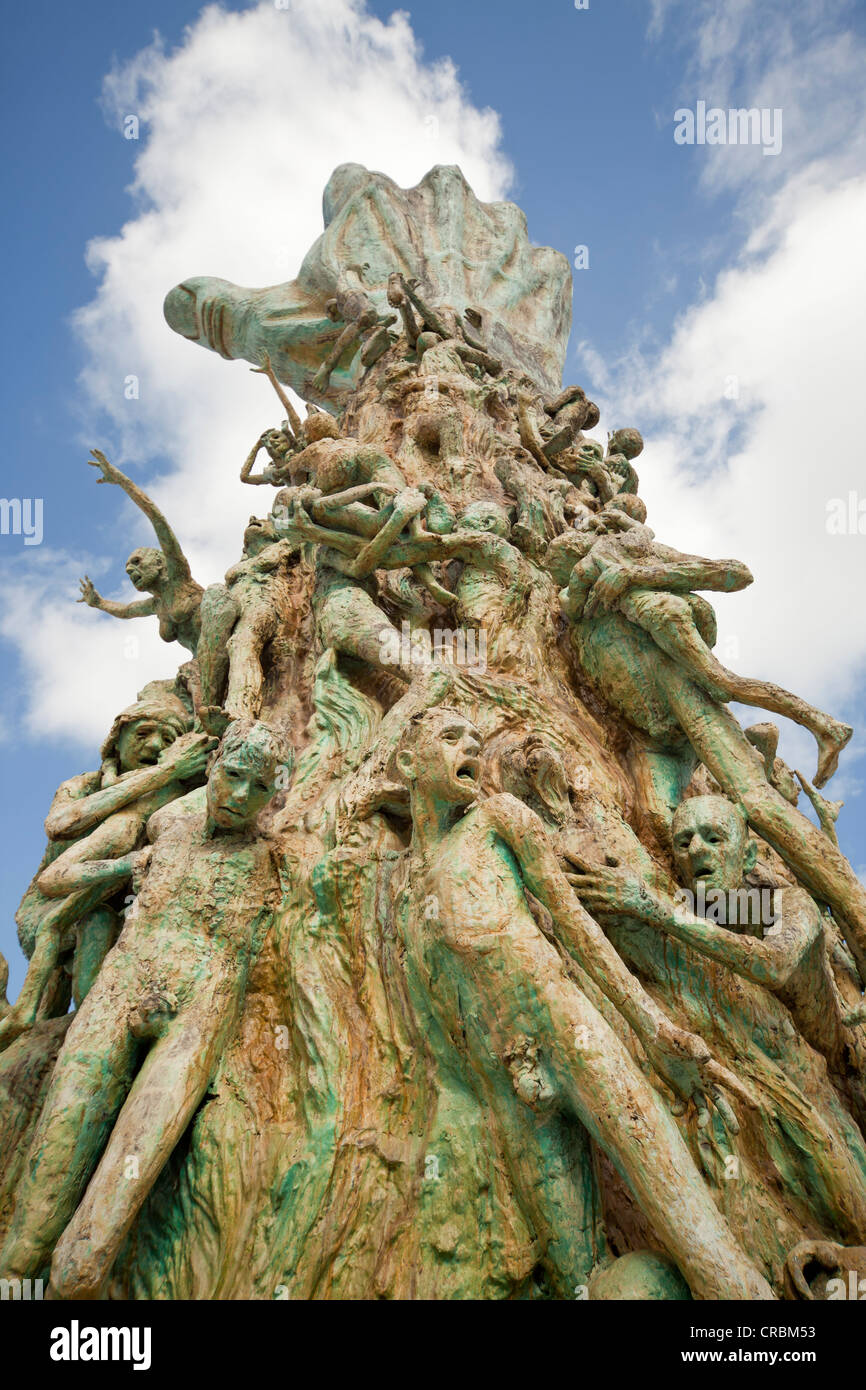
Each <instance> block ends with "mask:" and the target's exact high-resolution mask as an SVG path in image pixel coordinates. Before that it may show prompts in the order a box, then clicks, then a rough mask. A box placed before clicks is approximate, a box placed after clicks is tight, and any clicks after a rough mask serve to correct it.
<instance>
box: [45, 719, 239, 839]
mask: <svg viewBox="0 0 866 1390" xmlns="http://www.w3.org/2000/svg"><path fill="white" fill-rule="evenodd" d="M215 746H216V745H215V741H214V740H213V739H212V738H210V737H209V736H208V735H207V734H182V735H181V736H180V738H178V739H176V740H175V742H174V743H172V744H171V745H170V746H169V747H168V748H167V749H166V751H165V752H164V753H163V754H162V755H161V757H160V760H159V762H158V763H156V764H155V765H154V766H153V767H141V768H138V769H137V770H136V771H135V772H130V773H127V774H126V775H125V776H123V777H121V778H119V779H118V781H116V782H113V783H112V784H111V786H110V787H102V788H101V789H100V790H99V791H95V792H91V793H90V795H89V796H83V797H79V798H78V799H77V800H71V799H69V798H68V797H63V798H60V799H57V798H55V800H56V803H57V804H56V805H52V807H51V810H50V811H49V812H48V815H47V817H46V820H45V833H46V835H47V836H48V838H49V840H68V839H70V838H71V837H72V836H75V835H86V834H88V832H89V831H91V830H93V828H94V827H95V826H97V825H100V824H101V823H102V822H103V821H104V820H107V819H108V817H109V816H110V815H113V813H114V812H115V811H121V810H123V808H124V806H128V805H129V803H130V802H131V801H135V800H136V799H137V798H138V797H140V796H147V795H149V794H150V793H151V792H155V791H159V790H160V788H162V787H164V786H166V785H167V784H168V783H169V782H171V781H178V782H182V781H188V780H190V779H191V778H194V777H199V776H201V775H203V773H204V770H205V765H206V761H207V757H208V755H209V753H211V752H212V751H213V749H214V747H215Z"/></svg>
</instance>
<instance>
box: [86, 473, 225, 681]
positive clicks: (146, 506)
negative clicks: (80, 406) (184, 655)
mask: <svg viewBox="0 0 866 1390" xmlns="http://www.w3.org/2000/svg"><path fill="white" fill-rule="evenodd" d="M92 452H93V458H92V459H88V463H89V464H90V465H91V467H93V468H98V469H100V471H101V473H102V477H101V478H98V479H97V482H98V483H114V484H115V485H116V486H117V487H120V488H122V489H123V491H124V492H125V493H126V495H127V497H130V498H132V501H133V502H134V503H135V505H136V506H137V507H139V508H140V509H141V511H143V512H144V515H145V516H146V517H147V518H148V520H149V521H150V522H151V524H152V526H153V529H154V531H155V532H156V536H157V540H158V541H159V545H160V548H159V550H155V549H153V548H152V547H151V546H144V547H142V548H140V549H138V550H134V551H133V552H132V554H131V555H130V557H129V559H128V560H127V562H126V573H127V574H128V575H129V578H130V580H131V581H132V583H133V584H134V585H135V588H136V589H139V590H141V591H142V592H143V593H147V594H150V598H144V599H139V600H138V601H137V602H135V603H115V601H114V600H113V599H107V598H102V597H101V595H100V594H98V593H97V592H96V589H95V588H94V587H93V585H92V584H91V582H90V580H89V579H88V577H87V575H85V576H84V578H83V579H82V581H81V598H80V599H79V600H78V601H79V603H86V604H88V605H89V606H90V607H91V608H99V609H101V610H102V612H103V613H110V614H111V615H112V617H114V618H147V617H152V616H156V617H157V618H159V635H160V637H161V638H162V640H163V641H164V642H180V644H181V646H183V647H186V649H187V651H190V652H192V654H193V656H195V650H196V645H197V643H198V638H199V632H200V630H201V620H200V616H199V609H200V607H201V596H202V594H203V593H204V590H203V588H202V587H201V585H200V584H197V583H196V582H195V580H194V579H193V577H192V572H191V571H190V567H189V562H188V561H187V558H186V556H185V555H184V553H183V551H182V550H181V548H180V542H179V541H178V539H177V537H176V535H175V534H174V532H173V531H172V529H171V527H170V526H169V524H168V522H167V521H166V519H165V517H164V516H163V514H162V512H161V511H160V510H159V508H158V507H157V506H156V505H155V503H153V502H152V501H151V500H150V498H149V497H148V496H147V494H146V493H145V492H142V490H141V488H139V487H137V486H136V485H135V483H134V482H132V480H131V479H130V478H127V476H126V474H125V473H121V471H120V469H119V468H115V466H114V464H112V463H109V461H108V459H107V458H106V457H105V455H104V454H101V453H100V452H99V450H98V449H94V450H93V451H92Z"/></svg>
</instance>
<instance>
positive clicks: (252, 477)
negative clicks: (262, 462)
mask: <svg viewBox="0 0 866 1390" xmlns="http://www.w3.org/2000/svg"><path fill="white" fill-rule="evenodd" d="M264 447H265V445H264V440H263V439H257V440H256V442H255V444H254V445H253V447H252V448H251V449H250V452H249V453H248V454H247V456H246V458H245V459H244V461H243V463H242V464H241V482H242V483H251V484H252V486H253V487H256V486H258V485H259V484H260V483H273V481H274V478H273V471H272V470H271V469H270V468H268V467H267V465H266V466H265V468H264V470H263V471H262V472H261V473H254V472H253V471H252V470H253V464H254V463H255V461H256V459H257V458H258V456H259V454H260V452H261V450H262V449H263V448H264Z"/></svg>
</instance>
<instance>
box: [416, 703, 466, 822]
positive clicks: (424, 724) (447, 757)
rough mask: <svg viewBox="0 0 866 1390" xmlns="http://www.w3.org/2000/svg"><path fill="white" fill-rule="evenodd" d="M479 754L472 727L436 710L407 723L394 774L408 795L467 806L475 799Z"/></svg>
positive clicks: (454, 714)
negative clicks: (407, 791)
mask: <svg viewBox="0 0 866 1390" xmlns="http://www.w3.org/2000/svg"><path fill="white" fill-rule="evenodd" d="M480 752H481V736H480V734H479V733H478V730H477V729H476V728H475V725H474V724H471V723H470V722H469V720H468V719H466V718H464V716H463V715H462V714H458V713H457V711H456V710H453V709H445V708H443V707H441V706H437V707H436V708H435V709H430V710H425V712H424V713H423V714H421V715H418V716H417V717H416V718H415V719H412V720H410V722H409V724H408V726H407V728H406V730H405V732H404V734H403V737H402V739H401V740H400V746H399V748H398V749H397V755H396V764H397V771H398V772H399V774H400V776H401V778H402V779H403V781H404V782H405V783H406V785H407V786H408V788H409V790H410V792H413V793H418V794H419V795H421V796H424V797H427V798H432V799H433V800H434V801H438V802H440V803H444V804H447V805H455V806H466V805H468V804H469V803H470V802H471V801H474V800H475V798H476V796H477V795H478V791H479V780H478V778H479V771H480V764H479V756H478V755H479V753H480Z"/></svg>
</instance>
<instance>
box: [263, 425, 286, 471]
mask: <svg viewBox="0 0 866 1390" xmlns="http://www.w3.org/2000/svg"><path fill="white" fill-rule="evenodd" d="M262 443H263V444H264V446H265V450H266V452H267V455H268V458H269V459H270V460H271V463H275V464H277V465H279V464H281V463H285V461H286V455H287V454H288V453H289V452H290V451H291V449H292V441H291V439H290V437H289V433H288V424H285V425H284V426H283V428H282V429H279V430H265V432H264V434H263V435H262Z"/></svg>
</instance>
